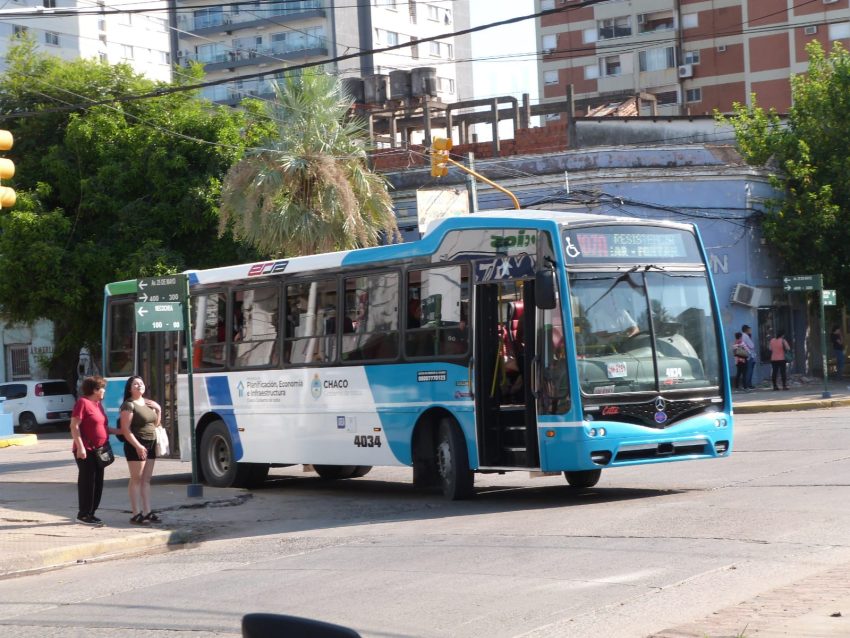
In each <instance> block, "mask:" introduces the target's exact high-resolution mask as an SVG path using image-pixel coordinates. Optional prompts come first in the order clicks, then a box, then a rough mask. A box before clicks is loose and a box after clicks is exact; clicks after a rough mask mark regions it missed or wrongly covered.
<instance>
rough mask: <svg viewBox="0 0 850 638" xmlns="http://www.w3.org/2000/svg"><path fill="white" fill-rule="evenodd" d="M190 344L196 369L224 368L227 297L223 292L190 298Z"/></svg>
mask: <svg viewBox="0 0 850 638" xmlns="http://www.w3.org/2000/svg"><path fill="white" fill-rule="evenodd" d="M192 313H193V317H192V331H193V335H192V340H193V341H192V344H193V355H194V361H193V362H192V364H193V366H194V367H195V368H197V369H205V368H206V369H208V368H221V367H223V366H224V359H225V356H224V355H225V352H224V347H225V342H226V340H227V332H226V318H227V297H226V296H225V294H224V293H223V292H213V293H209V294H200V295H197V296H195V297H193V298H192Z"/></svg>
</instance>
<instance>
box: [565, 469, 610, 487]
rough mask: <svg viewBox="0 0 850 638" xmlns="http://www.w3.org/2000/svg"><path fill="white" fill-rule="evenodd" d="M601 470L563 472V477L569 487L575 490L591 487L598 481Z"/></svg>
mask: <svg viewBox="0 0 850 638" xmlns="http://www.w3.org/2000/svg"><path fill="white" fill-rule="evenodd" d="M601 476H602V470H582V471H580V472H564V478H565V479H567V483H569V484H570V487H572V488H575V489H577V490H580V489H585V488H588V487H593V486H594V485H596V484H597V483H598V482H599V478H600V477H601Z"/></svg>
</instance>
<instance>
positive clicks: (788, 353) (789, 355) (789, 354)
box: [785, 350, 794, 363]
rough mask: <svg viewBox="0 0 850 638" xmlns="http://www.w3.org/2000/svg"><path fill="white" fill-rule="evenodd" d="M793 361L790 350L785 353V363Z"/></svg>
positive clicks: (792, 354)
mask: <svg viewBox="0 0 850 638" xmlns="http://www.w3.org/2000/svg"><path fill="white" fill-rule="evenodd" d="M793 360H794V353H793V352H791V351H790V350H786V351H785V363H791V362H792V361H793Z"/></svg>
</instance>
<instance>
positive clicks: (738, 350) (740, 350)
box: [732, 345, 750, 359]
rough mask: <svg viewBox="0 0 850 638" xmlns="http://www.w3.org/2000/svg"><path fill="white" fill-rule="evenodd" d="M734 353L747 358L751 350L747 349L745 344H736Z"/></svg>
mask: <svg viewBox="0 0 850 638" xmlns="http://www.w3.org/2000/svg"><path fill="white" fill-rule="evenodd" d="M732 354H733V355H735V356H736V357H741V358H742V359H747V358H749V356H750V352H749V350H747V349H746V348H745V347H744V346H740V345H739V346H735V347H734V349H733V350H732Z"/></svg>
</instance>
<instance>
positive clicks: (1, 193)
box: [0, 129, 18, 208]
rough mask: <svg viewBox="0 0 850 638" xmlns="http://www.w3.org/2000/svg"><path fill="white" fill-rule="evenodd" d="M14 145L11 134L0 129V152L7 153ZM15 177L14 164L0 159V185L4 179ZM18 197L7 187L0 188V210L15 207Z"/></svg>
mask: <svg viewBox="0 0 850 638" xmlns="http://www.w3.org/2000/svg"><path fill="white" fill-rule="evenodd" d="M14 144H15V138H14V137H12V133H10V132H9V131H4V130H2V129H0V151H8V150H9V149H11V148H12V146H13V145H14ZM14 176H15V163H14V162H13V161H12V160H10V159H6V158H5V157H0V184H2V182H3V180H4V179H11V178H13V177H14ZM17 198H18V196H17V195H16V194H15V189H14V188H9V187H8V186H0V208H11V207H12V206H14V205H15V201H16V200H17Z"/></svg>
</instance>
